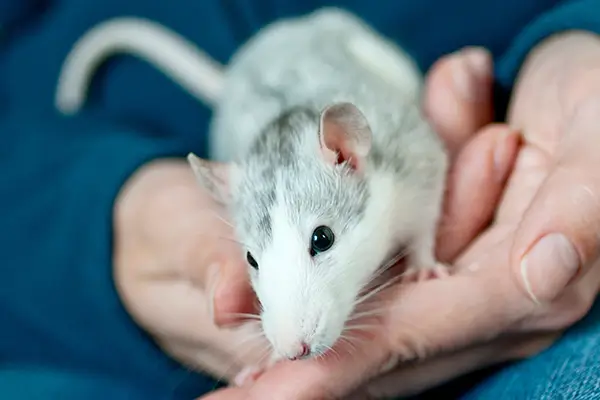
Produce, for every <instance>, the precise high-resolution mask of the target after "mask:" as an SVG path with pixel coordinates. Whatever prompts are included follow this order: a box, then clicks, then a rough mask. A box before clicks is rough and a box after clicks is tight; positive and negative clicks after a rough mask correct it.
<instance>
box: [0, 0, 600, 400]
mask: <svg viewBox="0 0 600 400" xmlns="http://www.w3.org/2000/svg"><path fill="white" fill-rule="evenodd" d="M323 3H324V2H318V1H310V0H302V1H289V0H271V1H267V0H247V1H244V0H230V1H227V2H225V1H217V0H203V1H183V0H173V1H170V2H167V1H158V0H156V1H151V0H2V1H0V24H1V30H0V32H1V36H0V132H1V133H0V135H1V136H0V171H2V172H1V173H0V183H1V184H0V190H1V191H0V221H1V225H0V226H1V229H0V256H1V257H0V398H1V399H3V400H13V399H14V400H16V399H19V400H22V399H25V400H28V399H61V400H71V399H78V400H79V399H88V400H95V399H103V400H104V399H111V400H119V399H129V400H138V399H139V400H142V399H144V400H148V399H159V400H162V399H165V400H166V399H174V400H179V399H182V400H189V399H192V398H194V397H197V396H199V395H201V394H203V393H206V392H207V391H209V390H211V389H212V388H213V386H214V382H213V381H211V380H210V379H209V378H207V377H205V376H203V375H200V374H195V373H192V372H190V371H188V370H187V369H186V368H184V367H183V366H181V365H179V364H178V363H177V362H175V361H174V360H172V359H170V358H168V357H167V356H166V355H164V354H163V353H162V352H161V351H160V350H159V349H158V348H157V346H156V345H155V344H154V343H153V342H152V340H151V339H150V338H149V337H148V336H147V334H146V333H144V332H143V331H142V330H141V329H139V328H138V327H137V326H136V324H135V323H134V322H133V321H132V320H131V319H130V317H129V316H128V314H127V313H126V311H125V310H124V308H123V306H122V304H121V302H120V300H119V297H118V295H117V293H116V290H115V287H114V282H113V279H112V273H111V253H112V248H111V243H112V227H111V214H112V207H113V201H114V198H115V196H116V194H117V192H118V191H119V189H120V187H121V186H122V185H123V183H124V182H125V181H126V180H127V178H128V177H129V176H130V175H131V174H132V173H133V172H134V171H135V170H136V169H137V168H138V167H140V166H141V165H142V164H144V163H145V162H147V161H149V160H152V159H155V158H157V157H163V156H184V155H185V154H186V153H187V152H189V151H194V152H196V153H198V154H200V155H203V156H206V155H207V153H206V147H207V143H206V130H207V123H208V119H209V118H210V109H208V108H207V107H206V106H205V105H204V104H202V103H201V102H199V101H198V100H196V99H195V98H193V97H192V96H191V95H190V94H188V93H186V92H185V91H183V90H182V89H181V88H180V87H179V86H177V85H176V84H174V83H173V82H172V81H171V80H170V79H169V78H167V77H166V76H164V75H162V74H161V73H160V72H159V71H158V70H156V69H155V68H154V67H152V66H151V65H149V64H146V63H144V62H143V61H140V60H138V59H136V58H134V57H132V56H128V55H122V56H118V57H114V58H113V59H111V60H110V61H109V62H108V63H107V64H105V65H104V66H103V67H102V68H101V70H100V71H99V72H98V74H97V75H96V76H95V78H94V82H93V85H92V89H91V94H90V98H89V101H88V102H87V104H86V107H85V109H83V110H82V112H80V113H79V114H77V115H76V116H74V117H70V118H67V117H64V116H61V115H60V114H59V113H58V112H57V111H56V110H55V108H54V104H53V100H54V92H55V88H56V85H57V79H58V74H59V71H60V69H61V66H62V63H63V61H64V59H65V57H66V55H67V53H68V52H69V50H70V49H71V47H72V46H73V45H74V43H75V41H76V40H77V39H78V38H80V37H81V36H82V35H83V34H85V33H86V32H87V31H88V30H89V29H91V28H92V27H94V26H95V25H96V24H98V23H100V22H103V21H106V20H108V19H110V18H114V17H118V16H139V17H144V18H147V19H150V20H153V21H155V22H158V23H161V24H163V25H164V26H166V27H168V28H169V29H172V30H174V31H176V32H177V33H178V34H180V35H182V36H184V37H185V38H187V39H188V40H190V41H192V42H194V43H195V44H196V45H197V46H199V47H200V48H202V49H204V50H205V51H206V52H208V53H209V54H210V55H211V56H213V57H214V58H215V59H216V60H218V61H219V62H222V63H226V62H227V61H228V60H229V58H230V57H231V55H232V54H233V52H234V51H235V50H236V49H237V48H238V47H239V46H240V45H241V44H242V43H243V42H244V41H245V40H247V39H248V38H249V37H250V36H251V35H253V34H254V33H256V32H257V31H258V29H260V28H261V27H262V26H264V25H265V24H267V23H269V22H271V21H273V20H275V19H277V18H280V17H288V16H294V15H299V14H302V13H306V12H309V11H311V10H314V9H315V8H316V7H318V6H321V5H324V4H323ZM327 5H340V6H344V7H346V8H347V9H349V10H350V11H354V12H356V13H357V14H359V16H361V17H362V18H364V19H365V20H366V21H367V22H369V23H370V24H372V25H373V26H374V27H375V28H376V29H378V30H379V31H380V32H381V33H383V34H384V35H386V36H388V37H389V38H391V39H393V40H395V41H396V42H398V43H399V44H400V45H402V46H403V47H404V48H406V49H407V50H408V51H409V52H410V53H411V54H412V55H413V56H414V58H415V59H416V61H417V63H418V65H419V66H420V68H421V69H422V70H423V71H424V72H425V71H427V70H428V68H429V67H430V66H431V65H432V63H433V62H434V61H435V60H436V59H437V58H439V57H440V56H442V55H444V54H446V53H449V52H452V51H455V50H457V49H459V48H460V47H462V46H465V45H482V46H485V47H487V48H489V49H490V50H491V51H492V53H493V55H494V59H495V63H496V80H497V88H498V90H497V95H498V99H504V100H506V99H507V97H508V95H510V91H511V87H512V84H513V80H514V78H515V75H516V74H517V72H518V70H519V67H520V65H521V63H522V61H523V59H524V57H525V56H526V55H527V53H528V52H529V50H530V49H531V48H532V47H533V46H534V45H535V44H536V43H538V42H539V41H540V40H542V39H544V38H546V37H548V36H549V35H551V34H553V33H555V32H560V31H563V30H567V29H587V30H591V31H595V32H598V31H599V30H600V8H599V7H598V3H597V2H596V1H594V0H578V1H562V2H559V1H549V0H532V1H526V2H523V1H516V0H507V1H505V2H492V1H481V0H458V1H452V2H449V1H435V0H422V1H418V2H417V1H414V0H393V1H392V0H389V1H382V2H379V3H378V4H377V6H374V5H373V3H372V2H365V1H359V0H356V1H351V0H348V1H338V2H330V3H327ZM498 104H499V108H498V110H497V111H498V115H500V116H501V115H503V112H504V105H505V104H506V103H505V101H504V102H503V101H500V102H499V103H498Z"/></svg>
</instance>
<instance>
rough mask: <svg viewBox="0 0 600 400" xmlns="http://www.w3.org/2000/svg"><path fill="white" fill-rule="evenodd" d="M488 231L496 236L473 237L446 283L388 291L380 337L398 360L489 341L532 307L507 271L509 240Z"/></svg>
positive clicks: (402, 287)
mask: <svg viewBox="0 0 600 400" xmlns="http://www.w3.org/2000/svg"><path fill="white" fill-rule="evenodd" d="M490 232H491V233H496V234H491V233H486V234H484V235H483V236H481V237H480V238H478V239H477V241H476V242H475V243H474V244H473V245H472V246H470V247H469V249H468V250H467V252H466V253H465V254H463V255H461V256H460V257H459V258H458V259H457V260H456V261H455V262H454V263H453V265H454V267H456V270H457V273H455V274H453V276H451V277H450V278H449V279H436V280H429V281H424V282H420V283H419V284H418V285H414V286H412V287H410V288H409V289H410V290H408V288H407V287H404V286H399V287H393V288H390V289H389V293H390V296H392V298H393V304H392V305H391V306H390V308H389V310H390V311H389V314H388V315H387V316H386V318H385V322H384V324H385V327H386V329H387V334H386V337H387V339H388V341H389V343H390V347H391V348H392V349H393V350H394V351H395V352H396V353H399V354H401V355H402V356H403V358H404V359H409V360H410V359H425V358H429V357H432V356H436V355H438V354H442V353H445V352H451V351H454V350H456V349H460V348H463V347H467V346H472V345H474V344H477V343H482V342H486V341H489V340H491V339H493V338H495V337H497V336H498V335H500V334H502V333H503V332H504V331H505V330H506V329H508V328H509V327H511V326H513V325H514V324H515V323H516V322H517V321H520V320H522V319H523V318H524V317H526V316H528V315H529V314H530V313H531V312H532V310H533V309H534V305H533V304H532V303H531V302H530V301H528V299H527V297H526V296H525V295H524V294H523V293H522V291H521V290H520V288H519V287H518V285H517V284H516V283H515V281H514V279H513V278H512V274H511V271H510V268H509V264H508V262H509V255H510V248H511V244H512V243H513V241H512V235H510V232H508V233H507V232H502V231H499V230H494V231H490ZM498 233H499V234H498ZM475 261H477V263H475Z"/></svg>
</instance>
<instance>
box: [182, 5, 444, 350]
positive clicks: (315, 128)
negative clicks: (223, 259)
mask: <svg viewBox="0 0 600 400" xmlns="http://www.w3.org/2000/svg"><path fill="white" fill-rule="evenodd" d="M342 26H345V27H346V29H341V27H342ZM348 26H351V28H352V29H348ZM349 32H351V34H349ZM357 38H359V39H360V40H363V44H357V42H358V39H357ZM369 43H370V46H368V47H369V48H370V51H371V55H376V54H377V50H375V49H374V48H373V47H374V46H379V52H380V54H386V55H387V57H389V58H390V59H393V60H400V61H397V64H402V61H403V60H404V59H405V58H406V56H405V55H403V53H401V52H400V50H399V49H394V48H393V47H392V45H391V44H389V43H387V42H385V41H384V40H383V39H381V38H377V37H376V36H375V33H374V32H373V31H371V30H369V29H368V28H367V27H366V25H364V24H362V23H361V22H359V21H358V19H355V18H354V17H352V16H350V15H349V14H346V13H344V12H342V13H340V12H338V11H332V10H326V11H318V12H315V13H313V14H310V15H308V16H304V17H299V18H296V19H289V20H284V21H280V22H276V23H274V24H272V25H271V26H269V27H267V28H265V29H264V30H263V31H262V32H261V33H259V34H258V35H257V36H256V37H255V38H253V39H252V40H250V41H249V42H248V43H247V45H246V46H245V47H243V48H242V49H241V50H240V51H239V52H238V53H237V54H236V55H235V56H234V57H233V58H232V60H231V63H230V65H229V67H228V69H227V70H226V72H225V83H224V91H223V96H224V97H223V101H222V102H221V103H219V104H217V106H216V108H215V115H214V121H213V124H212V127H211V139H213V155H214V156H215V158H216V159H218V160H221V161H228V163H227V165H228V166H227V167H214V165H215V164H212V163H209V162H206V161H203V160H201V159H200V158H198V157H196V156H195V155H193V154H190V155H189V157H188V159H189V162H190V164H191V166H192V168H193V170H194V173H195V174H196V176H197V178H198V181H199V182H200V184H201V185H202V186H203V187H204V188H206V189H207V190H208V191H209V192H210V193H212V195H213V196H214V197H215V198H216V199H218V201H220V202H222V203H223V204H225V205H227V206H228V209H229V211H230V213H231V218H232V220H231V222H232V224H233V226H234V227H235V230H236V235H237V239H238V240H239V241H240V243H242V245H243V246H244V251H245V257H246V260H247V263H248V270H249V274H250V279H251V282H252V286H253V288H254V290H255V292H256V294H257V297H258V299H259V301H260V304H261V307H262V310H261V319H262V326H263V330H264V333H265V336H266V338H267V339H268V341H269V342H270V344H271V345H272V347H273V351H274V357H275V358H276V359H291V360H295V359H300V358H306V357H313V356H319V355H322V354H324V353H325V352H326V351H327V350H328V349H330V348H331V347H332V346H333V345H334V344H335V343H336V341H337V340H338V339H339V338H340V336H341V335H342V333H343V331H344V329H345V324H346V321H347V320H348V319H349V317H350V316H351V314H352V312H353V310H354V308H355V303H356V301H357V299H358V297H359V294H360V293H361V291H362V290H363V288H364V287H365V285H367V284H368V283H369V282H370V280H371V279H372V277H373V275H374V274H375V273H376V272H377V270H378V269H379V268H380V267H381V266H382V265H384V264H385V263H386V262H387V261H388V260H390V259H391V258H392V257H393V256H394V255H395V254H396V253H397V252H398V251H399V249H400V248H402V247H406V248H407V249H408V260H409V267H408V273H409V274H411V273H417V272H419V271H420V272H425V273H430V275H435V276H439V275H443V274H445V273H446V266H444V265H443V264H441V263H440V262H438V261H437V260H436V258H435V256H434V245H435V237H436V231H437V224H438V220H439V217H440V214H441V209H442V200H443V194H444V182H445V179H446V173H447V167H448V157H447V155H446V150H445V148H444V146H443V143H442V142H441V140H440V139H439V138H438V136H437V135H436V134H435V132H434V131H433V130H432V128H431V127H430V126H429V124H428V123H427V122H426V120H425V119H424V118H423V116H422V115H421V111H420V107H419V101H418V100H419V96H418V94H419V88H420V81H419V80H418V79H419V77H418V75H416V74H413V75H411V73H412V72H414V69H411V68H410V67H406V66H405V67H403V68H396V69H395V72H396V73H404V74H405V75H404V76H403V77H396V79H395V80H394V79H388V76H390V75H389V71H385V70H384V69H381V70H377V69H376V68H375V66H376V65H377V64H378V63H380V62H381V60H375V59H369V60H368V61H365V57H364V54H363V57H361V56H359V55H358V53H357V48H358V47H357V46H367V44H369ZM353 46H354V47H353ZM364 48H367V47H364ZM394 54H396V58H395V59H394V58H393V57H394ZM397 54H400V55H397ZM386 72H387V73H388V75H387V76H386ZM431 273H433V274H431Z"/></svg>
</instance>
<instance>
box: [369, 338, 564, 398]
mask: <svg viewBox="0 0 600 400" xmlns="http://www.w3.org/2000/svg"><path fill="white" fill-rule="evenodd" d="M559 336H560V334H559V333H549V334H543V335H536V336H532V337H529V336H522V337H506V338H502V339H500V340H496V341H493V342H491V343H486V344H483V345H480V346H475V347H472V348H468V349H464V350H461V351H459V352H457V353H453V354H447V355H445V356H442V357H436V358H435V359H432V360H429V361H426V362H423V363H419V364H410V365H406V366H402V367H400V368H398V369H396V370H394V371H392V372H389V373H387V374H385V375H383V376H381V377H377V378H375V379H374V380H372V381H371V382H369V383H368V384H367V385H365V387H364V388H363V389H362V390H363V391H364V392H366V393H368V394H369V396H371V397H372V398H390V397H398V396H401V397H408V396H414V395H417V394H419V393H422V392H423V391H425V390H428V389H430V388H433V387H436V386H439V385H442V384H444V383H447V382H449V381H451V380H453V379H456V378H458V377H460V376H464V375H467V374H469V373H471V372H475V371H477V370H481V369H484V368H487V367H491V366H493V365H497V364H501V363H504V362H507V361H512V360H518V359H523V358H526V357H529V356H531V355H534V354H537V353H539V352H541V351H542V350H544V349H546V348H548V347H549V346H550V345H551V344H552V343H554V342H555V341H556V339H558V337H559Z"/></svg>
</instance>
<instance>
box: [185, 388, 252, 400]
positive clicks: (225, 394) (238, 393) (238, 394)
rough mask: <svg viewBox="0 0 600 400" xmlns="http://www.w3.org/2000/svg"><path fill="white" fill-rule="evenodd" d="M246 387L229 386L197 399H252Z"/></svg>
mask: <svg viewBox="0 0 600 400" xmlns="http://www.w3.org/2000/svg"><path fill="white" fill-rule="evenodd" d="M251 399H252V398H251V397H249V394H248V389H246V388H227V389H221V390H217V391H215V392H213V393H210V394H207V395H205V396H202V397H199V398H198V399H196V400H251Z"/></svg>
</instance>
